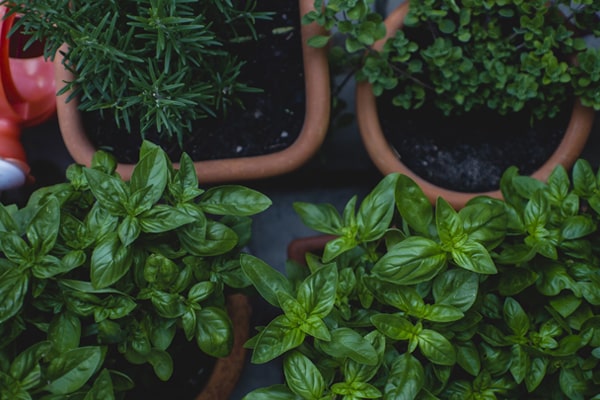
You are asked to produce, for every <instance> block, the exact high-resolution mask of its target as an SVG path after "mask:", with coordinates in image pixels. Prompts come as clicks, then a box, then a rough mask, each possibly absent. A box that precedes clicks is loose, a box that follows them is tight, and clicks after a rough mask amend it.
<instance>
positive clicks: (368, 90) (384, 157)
mask: <svg viewBox="0 0 600 400" xmlns="http://www.w3.org/2000/svg"><path fill="white" fill-rule="evenodd" d="M408 10H409V5H408V2H405V3H402V4H401V5H400V6H399V7H398V8H396V9H395V10H394V11H392V12H391V13H390V15H389V16H388V17H387V18H386V20H385V25H386V28H387V33H386V37H385V38H384V39H382V40H380V41H378V42H377V43H376V44H375V46H374V47H375V49H376V50H381V49H382V47H383V45H384V43H385V40H387V39H388V38H390V37H392V36H393V35H394V33H395V32H396V31H397V30H398V29H401V28H402V26H403V21H404V18H405V17H406V15H407V13H408ZM356 110H357V111H356V112H357V121H358V127H359V131H360V135H361V137H362V140H363V143H364V145H365V147H366V150H367V152H368V154H369V156H370V158H371V160H372V162H373V163H374V164H375V166H376V167H377V168H378V169H379V171H381V173H383V174H384V175H387V174H389V173H392V172H400V173H402V174H405V175H408V176H409V177H411V178H412V179H413V180H415V181H416V182H417V183H418V185H419V186H420V187H421V188H422V189H423V191H424V192H425V194H426V195H427V197H428V198H429V200H430V201H431V202H432V203H434V204H435V201H436V199H437V198H438V197H440V196H441V197H443V198H444V199H446V200H447V201H448V202H449V203H450V204H451V205H452V206H453V207H455V208H462V207H464V205H465V204H466V203H467V202H468V201H469V200H470V199H471V198H473V197H476V196H478V195H488V196H491V197H494V198H501V196H502V194H501V192H500V190H490V191H481V192H472V193H471V192H464V191H457V190H453V189H449V188H445V187H442V186H439V185H437V184H434V183H432V182H430V181H428V180H426V179H424V178H423V177H422V176H420V175H417V174H416V173H415V172H414V171H412V170H411V169H409V167H408V166H407V165H406V164H405V163H403V161H402V160H401V156H400V155H399V154H398V152H397V151H396V149H395V148H394V147H393V146H391V145H390V143H389V141H388V139H387V138H386V136H385V134H384V132H383V129H382V122H381V119H380V115H379V114H378V106H377V100H376V97H375V95H374V94H373V91H372V86H371V84H369V83H368V82H359V83H358V84H357V88H356ZM593 121H594V111H593V109H591V108H588V107H584V106H582V105H581V104H580V102H579V101H578V100H575V102H574V105H573V108H572V112H571V115H570V117H569V119H568V124H567V126H566V130H565V132H564V136H563V137H562V139H561V140H560V143H559V144H558V147H557V148H556V149H555V150H554V152H553V153H552V154H551V156H550V157H549V158H548V159H547V160H546V161H545V162H544V163H543V164H542V165H541V166H539V168H538V169H537V170H535V171H534V172H533V173H532V174H531V175H532V176H533V177H534V178H536V179H539V180H542V181H545V180H546V179H547V177H548V175H549V174H550V172H551V171H552V170H553V168H554V167H555V166H557V165H559V164H561V165H563V166H564V167H565V168H570V167H571V166H572V164H573V163H574V162H575V161H576V159H577V158H578V156H579V155H580V154H581V152H582V150H583V148H584V146H585V143H586V141H587V138H588V136H589V133H590V131H591V128H592V124H593ZM400 129H402V127H400ZM454 140H455V141H460V138H454Z"/></svg>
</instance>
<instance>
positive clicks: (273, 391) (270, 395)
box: [243, 384, 298, 400]
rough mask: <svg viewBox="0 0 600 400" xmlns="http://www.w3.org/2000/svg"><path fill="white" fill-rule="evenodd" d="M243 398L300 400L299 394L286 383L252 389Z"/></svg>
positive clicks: (254, 399)
mask: <svg viewBox="0 0 600 400" xmlns="http://www.w3.org/2000/svg"><path fill="white" fill-rule="evenodd" d="M243 400H298V396H296V394H295V393H293V392H292V391H291V390H290V389H288V387H287V386H286V385H283V384H279V385H272V386H268V387H264V388H259V389H255V390H253V391H251V392H250V393H248V394H247V395H245V396H244V397H243Z"/></svg>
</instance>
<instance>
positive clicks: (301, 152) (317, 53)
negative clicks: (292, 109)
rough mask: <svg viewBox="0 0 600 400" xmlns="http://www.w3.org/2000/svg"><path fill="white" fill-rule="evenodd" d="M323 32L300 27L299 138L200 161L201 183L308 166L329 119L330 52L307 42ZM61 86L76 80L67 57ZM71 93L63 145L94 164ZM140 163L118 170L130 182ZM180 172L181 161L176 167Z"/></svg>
mask: <svg viewBox="0 0 600 400" xmlns="http://www.w3.org/2000/svg"><path fill="white" fill-rule="evenodd" d="M298 2H299V8H300V16H302V15H304V14H306V13H308V11H310V10H311V9H313V8H314V5H313V0H298ZM324 33H325V31H324V30H323V28H321V27H320V26H318V25H317V24H315V23H313V24H310V25H302V26H301V41H302V55H303V64H304V82H305V91H306V114H305V118H304V124H303V127H302V129H301V131H300V133H299V136H298V138H297V139H296V141H294V143H292V144H291V145H290V146H289V147H287V148H285V149H284V150H282V151H279V152H275V153H270V154H264V155H258V156H252V157H239V158H231V159H218V160H207V161H197V162H195V163H194V165H195V168H196V172H197V174H198V180H199V181H200V182H202V183H207V184H208V183H224V182H232V181H246V180H253V179H262V178H267V177H272V176H277V175H282V174H285V173H288V172H291V171H294V170H296V169H298V168H299V167H301V166H302V165H303V164H304V163H305V162H307V161H308V160H309V159H310V158H311V157H312V156H313V155H314V154H315V153H316V152H317V150H318V149H319V148H320V147H321V144H322V143H323V141H324V140H325V135H326V133H327V129H328V125H329V117H330V112H331V110H330V108H331V104H330V103H331V102H330V97H331V93H330V82H329V64H328V59H327V49H326V48H314V47H310V46H309V45H308V44H307V40H308V39H309V38H310V37H312V36H314V35H318V34H324ZM55 76H56V81H57V82H63V81H66V80H69V79H72V75H71V74H70V73H69V72H68V71H66V70H65V68H64V67H63V66H62V56H61V55H60V50H59V54H57V56H56V57H55ZM70 95H71V93H69V92H67V93H63V94H61V95H60V96H58V97H57V102H56V108H57V115H58V120H59V126H60V130H61V134H62V137H63V141H64V143H65V146H66V147H67V150H68V151H69V153H70V154H71V157H72V158H73V160H74V161H75V162H76V163H78V164H82V165H87V166H89V165H90V164H91V160H92V157H93V155H94V153H95V152H96V150H97V149H96V148H95V147H94V146H93V145H92V143H91V142H90V140H89V139H88V138H87V136H86V134H85V131H84V129H83V122H82V119H81V115H80V113H79V111H78V110H77V107H78V104H79V103H78V101H77V100H76V99H73V100H71V101H69V102H66V99H67V98H68V97H69V96H70ZM134 166H135V164H118V166H117V172H118V173H119V174H120V175H121V176H122V177H123V179H126V180H128V179H129V178H130V177H131V173H132V171H133V168H134ZM174 167H175V168H178V167H179V165H178V163H174Z"/></svg>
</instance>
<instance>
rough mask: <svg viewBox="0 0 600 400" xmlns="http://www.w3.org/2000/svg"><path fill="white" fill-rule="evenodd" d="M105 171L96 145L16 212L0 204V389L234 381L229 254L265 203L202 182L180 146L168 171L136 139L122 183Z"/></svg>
mask: <svg viewBox="0 0 600 400" xmlns="http://www.w3.org/2000/svg"><path fill="white" fill-rule="evenodd" d="M115 168H116V162H115V160H114V158H113V157H111V156H110V155H108V154H107V153H104V152H97V153H96V156H95V157H94V160H93V161H92V165H91V167H89V168H88V167H83V166H81V165H75V164H74V165H72V166H71V167H70V168H69V169H68V171H67V175H68V179H69V181H68V182H67V183H61V184H56V185H53V186H48V187H44V188H41V189H38V190H36V191H35V192H34V193H33V194H32V195H31V197H30V199H29V201H28V203H27V205H26V206H24V207H23V208H18V207H17V206H15V205H0V276H1V278H0V293H1V298H2V307H1V309H0V332H1V336H2V339H1V340H0V377H1V378H0V398H2V399H17V398H28V399H41V398H44V399H50V398H53V399H58V398H81V399H83V398H85V399H121V398H145V397H152V398H154V397H155V396H171V397H172V396H176V397H177V398H189V399H192V398H194V399H216V398H227V397H228V396H229V394H230V393H231V391H232V389H233V387H234V386H235V383H236V381H237V379H238V377H239V375H240V373H241V370H242V367H243V363H244V358H245V351H244V348H243V343H244V341H245V340H246V339H247V337H248V330H249V326H248V325H249V315H250V311H251V310H250V306H249V301H248V299H247V296H246V295H245V294H244V293H243V288H244V287H246V286H248V284H249V281H248V280H247V279H246V277H245V275H244V274H243V273H242V271H241V269H240V264H239V257H240V252H241V251H242V248H243V246H244V245H245V243H246V242H247V240H248V239H249V235H250V228H251V219H250V218H251V215H253V214H255V213H258V212H260V211H262V210H264V209H266V208H267V207H268V206H269V205H270V200H269V199H268V198H267V197H266V196H264V195H262V194H260V193H258V192H256V191H254V190H251V189H248V188H245V187H242V186H238V185H224V186H215V187H212V188H210V189H208V190H206V191H205V190H202V189H200V188H198V179H197V176H196V173H195V170H194V168H193V165H192V162H191V160H190V158H189V156H187V155H186V154H184V155H183V156H182V158H181V162H180V168H179V169H178V170H176V169H174V168H173V166H172V164H171V161H170V160H169V159H168V157H167V156H166V154H165V152H164V151H163V150H162V149H160V148H159V147H158V146H156V145H154V144H150V143H149V142H144V143H143V145H142V148H141V150H140V161H139V163H138V164H137V166H136V168H135V169H134V171H133V173H132V176H131V180H130V181H129V182H127V181H124V180H123V179H122V178H121V177H119V176H118V175H117V174H116V172H115ZM211 371H212V372H211ZM200 372H202V373H200ZM205 381H206V383H203V382H205ZM169 384H171V385H170V386H169ZM129 396H131V397H129Z"/></svg>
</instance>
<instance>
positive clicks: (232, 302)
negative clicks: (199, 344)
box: [195, 294, 251, 400]
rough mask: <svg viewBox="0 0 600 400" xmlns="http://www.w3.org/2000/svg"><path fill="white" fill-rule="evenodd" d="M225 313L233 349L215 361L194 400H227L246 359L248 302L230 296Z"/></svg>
mask: <svg viewBox="0 0 600 400" xmlns="http://www.w3.org/2000/svg"><path fill="white" fill-rule="evenodd" d="M227 311H228V313H229V316H230V317H231V321H232V322H233V331H234V339H233V349H232V350H231V353H230V354H229V356H227V357H226V358H220V359H218V360H217V362H216V364H215V365H214V368H213V371H212V373H211V375H210V377H209V378H208V381H207V382H206V385H205V386H204V389H203V390H202V392H200V393H199V394H198V396H197V397H196V398H195V400H213V399H228V398H229V396H230V395H231V392H232V391H233V389H234V388H235V386H236V384H237V382H238V380H239V378H240V375H241V374H242V369H243V367H244V361H245V358H246V349H245V348H244V343H245V342H246V340H248V336H249V330H250V314H251V309H250V302H249V301H248V298H247V297H246V296H244V295H241V294H235V295H230V296H229V297H228V306H227Z"/></svg>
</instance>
